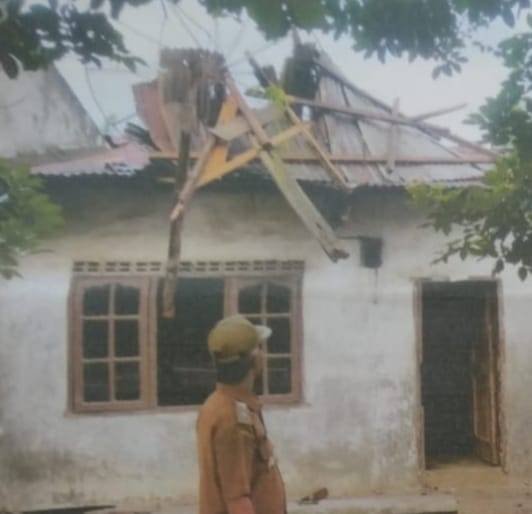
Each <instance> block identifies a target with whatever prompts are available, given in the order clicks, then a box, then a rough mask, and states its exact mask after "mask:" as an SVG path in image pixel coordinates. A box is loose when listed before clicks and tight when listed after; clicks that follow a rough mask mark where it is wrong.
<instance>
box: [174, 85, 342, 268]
mask: <svg viewBox="0 0 532 514" xmlns="http://www.w3.org/2000/svg"><path fill="white" fill-rule="evenodd" d="M226 84H227V88H228V93H229V96H228V97H227V98H226V100H225V102H224V105H223V107H222V111H221V114H220V117H219V120H218V123H217V125H216V126H215V127H214V128H213V129H212V130H211V135H210V137H209V141H208V143H207V144H206V145H205V147H204V149H203V150H202V151H201V152H200V154H199V156H198V158H197V160H196V163H195V165H194V167H193V169H192V170H191V172H190V173H189V174H188V176H187V180H186V182H185V184H184V186H183V188H182V189H181V193H180V195H179V198H178V201H177V203H176V205H175V207H174V209H173V210H172V212H171V215H170V219H171V221H172V222H176V221H179V220H180V218H182V216H183V214H184V213H185V211H186V209H187V207H188V205H189V203H190V200H191V198H192V196H193V194H194V191H195V190H196V189H197V188H199V187H201V186H204V185H206V184H208V183H210V182H212V181H214V180H218V179H220V178H222V177H223V176H225V175H227V174H228V173H231V172H233V171H236V170H238V169H240V168H242V167H243V166H245V165H246V164H248V163H250V162H251V161H253V160H257V159H258V160H260V161H261V162H262V164H263V165H264V167H265V168H266V170H267V171H268V172H269V173H270V175H271V177H272V179H273V181H274V182H275V184H276V185H277V187H278V188H279V190H280V192H281V193H282V194H283V196H284V197H285V198H286V200H287V201H288V203H289V204H290V205H291V207H292V208H293V209H294V211H295V212H296V214H297V215H298V216H299V218H300V219H301V221H302V222H303V223H304V225H305V226H306V227H307V228H308V230H309V231H310V232H311V233H312V234H313V235H314V236H315V237H316V238H317V240H318V241H319V243H320V245H321V246H322V248H323V249H324V250H325V252H326V253H327V255H328V256H329V257H330V258H331V259H332V260H333V261H337V260H338V259H342V258H346V257H348V253H347V251H346V250H345V249H344V247H343V245H342V244H341V242H340V241H339V239H338V238H337V237H336V235H335V233H334V230H333V229H332V228H331V227H330V225H329V223H328V222H327V221H326V220H325V218H324V217H323V216H322V215H321V213H320V212H319V211H318V210H317V209H316V207H315V206H314V204H313V203H312V201H311V200H310V199H309V197H308V196H307V195H306V193H305V192H304V191H303V189H302V188H301V187H300V186H299V184H298V183H297V181H296V180H295V178H293V177H292V176H291V175H290V173H289V172H288V170H287V169H286V166H285V164H284V162H283V160H282V159H281V158H280V156H279V154H278V151H277V150H278V147H279V146H280V145H281V144H283V143H284V142H286V141H288V140H290V139H291V138H293V137H295V136H297V135H302V136H303V137H304V138H305V141H306V142H307V144H308V147H309V148H310V149H311V150H312V151H313V152H314V154H315V156H316V158H317V159H318V160H319V161H320V162H322V163H323V166H324V168H325V169H326V171H327V172H328V173H329V174H330V176H331V178H332V179H333V180H334V181H335V182H336V183H337V184H338V185H339V186H340V187H341V188H343V189H345V190H348V189H349V188H348V185H347V179H346V177H345V176H344V175H343V174H342V173H341V172H340V171H339V170H338V169H337V168H336V166H335V165H334V164H333V163H332V161H331V159H330V156H329V155H328V154H327V152H326V151H325V150H324V149H323V148H321V145H320V144H319V143H318V141H317V140H316V139H315V138H314V136H313V135H312V134H311V132H310V129H309V125H308V124H307V123H303V122H302V121H301V120H300V119H299V118H298V117H297V115H296V114H295V113H293V111H292V110H291V109H290V110H289V114H288V117H289V119H290V120H291V121H292V124H291V125H290V126H288V127H287V128H286V129H284V130H280V131H279V132H278V133H277V134H274V135H272V136H269V135H268V134H267V133H266V130H265V129H264V125H265V124H266V123H268V122H271V121H273V120H276V119H280V118H282V117H283V116H285V115H286V114H285V113H283V112H282V109H280V108H278V107H275V106H272V107H270V108H268V109H266V110H265V111H262V112H261V114H260V115H256V114H255V112H254V111H253V110H252V109H251V108H250V107H249V105H248V104H247V102H246V100H245V99H244V97H243V96H242V95H241V93H240V92H239V91H238V89H237V87H236V85H235V84H234V82H233V80H232V78H231V77H230V76H227V78H226ZM288 109H289V108H288ZM242 136H246V137H248V138H249V141H250V142H251V148H250V149H248V150H244V151H243V152H241V153H240V154H237V155H236V156H233V157H231V158H230V159H228V153H229V144H230V142H231V141H233V140H234V139H236V138H239V137H242Z"/></svg>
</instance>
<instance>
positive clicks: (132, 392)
mask: <svg viewBox="0 0 532 514" xmlns="http://www.w3.org/2000/svg"><path fill="white" fill-rule="evenodd" d="M115 396H116V399H117V400H138V399H139V398H140V370H139V363H138V362H117V363H116V364H115Z"/></svg>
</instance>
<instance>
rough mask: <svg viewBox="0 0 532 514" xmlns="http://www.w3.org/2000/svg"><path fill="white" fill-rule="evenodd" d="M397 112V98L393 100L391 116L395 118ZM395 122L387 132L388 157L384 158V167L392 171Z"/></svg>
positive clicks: (395, 139)
mask: <svg viewBox="0 0 532 514" xmlns="http://www.w3.org/2000/svg"><path fill="white" fill-rule="evenodd" d="M398 112H399V98H396V99H395V100H394V102H393V109H392V116H393V117H394V118H397V114H398ZM397 136H398V134H397V124H396V123H392V124H391V125H390V130H389V132H388V159H387V160H386V169H387V170H388V173H392V172H393V170H394V169H395V160H396V158H397Z"/></svg>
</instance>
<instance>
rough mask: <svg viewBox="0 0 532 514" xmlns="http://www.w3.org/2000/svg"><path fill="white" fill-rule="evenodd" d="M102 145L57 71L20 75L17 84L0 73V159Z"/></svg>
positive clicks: (50, 70)
mask: <svg viewBox="0 0 532 514" xmlns="http://www.w3.org/2000/svg"><path fill="white" fill-rule="evenodd" d="M99 141H100V136H99V134H98V130H97V128H96V126H95V124H94V122H93V121H92V120H91V119H90V118H89V115H88V114H87V112H86V111H85V110H84V109H83V107H82V106H81V104H80V102H79V100H78V99H77V98H76V97H75V96H74V94H73V93H72V91H71V90H70V88H69V87H68V85H67V83H66V82H65V80H64V79H63V77H62V76H61V75H60V74H59V72H58V71H57V70H56V69H55V68H54V67H50V68H49V69H48V70H41V71H36V72H21V73H20V75H19V76H18V77H17V78H16V79H15V80H12V79H10V78H8V77H7V75H6V74H5V73H4V72H3V71H0V157H4V158H13V157H15V156H17V155H18V154H43V153H46V152H47V151H49V150H51V149H55V148H61V149H62V150H68V149H71V148H84V147H94V146H96V145H97V144H98V143H99Z"/></svg>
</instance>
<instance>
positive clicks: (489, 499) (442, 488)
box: [424, 460, 532, 514]
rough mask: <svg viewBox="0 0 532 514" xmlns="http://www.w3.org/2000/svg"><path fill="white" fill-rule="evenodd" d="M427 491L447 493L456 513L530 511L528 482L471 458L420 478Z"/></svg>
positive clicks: (516, 513)
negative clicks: (452, 498)
mask: <svg viewBox="0 0 532 514" xmlns="http://www.w3.org/2000/svg"><path fill="white" fill-rule="evenodd" d="M424 481H425V486H426V490H427V493H429V494H430V493H431V492H438V493H451V494H454V495H455V497H456V498H457V501H458V507H459V513H460V514H532V488H531V484H530V483H527V482H523V481H518V480H515V479H514V480H510V479H509V478H508V476H507V475H506V474H504V473H503V471H502V470H501V469H500V468H496V467H490V466H486V465H485V464H482V463H479V462H475V461H473V460H470V461H468V460H464V461H463V462H458V463H454V464H453V465H440V466H438V467H436V468H435V469H433V470H430V471H427V472H426V473H425V477H424Z"/></svg>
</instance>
